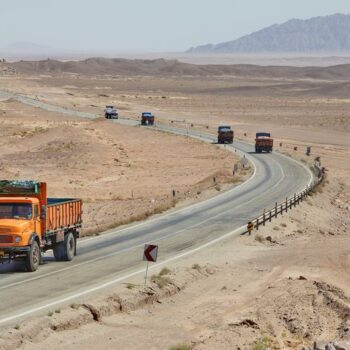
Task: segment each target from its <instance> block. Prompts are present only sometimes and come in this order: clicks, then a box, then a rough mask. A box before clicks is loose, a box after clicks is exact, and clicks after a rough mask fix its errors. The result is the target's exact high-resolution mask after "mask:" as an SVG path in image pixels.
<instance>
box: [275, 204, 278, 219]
mask: <svg viewBox="0 0 350 350" xmlns="http://www.w3.org/2000/svg"><path fill="white" fill-rule="evenodd" d="M277 211H278V209H277V202H276V203H275V218H277V214H278V212H277Z"/></svg>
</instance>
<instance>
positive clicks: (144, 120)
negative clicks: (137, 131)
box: [141, 112, 154, 125]
mask: <svg viewBox="0 0 350 350" xmlns="http://www.w3.org/2000/svg"><path fill="white" fill-rule="evenodd" d="M141 125H154V115H153V114H152V113H151V112H142V114H141Z"/></svg>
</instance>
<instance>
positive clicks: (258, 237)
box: [254, 234, 264, 243]
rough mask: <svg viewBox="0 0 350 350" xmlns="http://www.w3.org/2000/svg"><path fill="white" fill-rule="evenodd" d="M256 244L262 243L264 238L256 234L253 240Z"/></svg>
mask: <svg viewBox="0 0 350 350" xmlns="http://www.w3.org/2000/svg"><path fill="white" fill-rule="evenodd" d="M254 239H255V240H256V241H257V242H260V243H262V242H264V237H263V236H262V235H259V234H257V235H256V236H255V238H254Z"/></svg>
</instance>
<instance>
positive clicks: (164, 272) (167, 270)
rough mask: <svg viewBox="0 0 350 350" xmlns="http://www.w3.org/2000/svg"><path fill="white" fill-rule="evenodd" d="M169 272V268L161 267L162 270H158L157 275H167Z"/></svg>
mask: <svg viewBox="0 0 350 350" xmlns="http://www.w3.org/2000/svg"><path fill="white" fill-rule="evenodd" d="M170 272H171V271H170V269H168V268H167V267H163V268H162V270H161V271H160V272H159V276H164V275H169V273H170Z"/></svg>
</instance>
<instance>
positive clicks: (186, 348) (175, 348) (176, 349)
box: [169, 344, 191, 350]
mask: <svg viewBox="0 0 350 350" xmlns="http://www.w3.org/2000/svg"><path fill="white" fill-rule="evenodd" d="M169 350H191V347H190V345H187V344H177V345H172V346H171V347H170V348H169Z"/></svg>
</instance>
